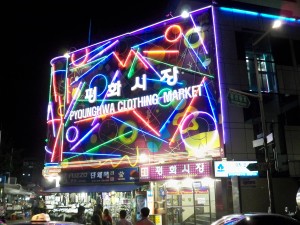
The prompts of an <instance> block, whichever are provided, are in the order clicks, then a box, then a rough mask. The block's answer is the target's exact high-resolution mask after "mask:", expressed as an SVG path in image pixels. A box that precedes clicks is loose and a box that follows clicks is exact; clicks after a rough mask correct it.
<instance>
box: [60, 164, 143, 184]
mask: <svg viewBox="0 0 300 225" xmlns="http://www.w3.org/2000/svg"><path fill="white" fill-rule="evenodd" d="M60 176H61V181H60V184H64V185H66V184H91V183H111V182H135V181H138V180H139V169H138V168H122V169H114V170H113V169H105V170H91V171H76V172H62V173H61V174H60Z"/></svg>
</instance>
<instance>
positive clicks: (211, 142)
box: [179, 111, 218, 151]
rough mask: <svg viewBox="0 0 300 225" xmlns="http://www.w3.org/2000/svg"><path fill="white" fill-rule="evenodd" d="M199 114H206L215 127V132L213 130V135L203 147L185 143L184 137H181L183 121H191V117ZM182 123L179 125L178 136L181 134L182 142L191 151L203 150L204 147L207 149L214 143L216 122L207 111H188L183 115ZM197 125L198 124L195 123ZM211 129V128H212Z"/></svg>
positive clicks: (216, 131)
mask: <svg viewBox="0 0 300 225" xmlns="http://www.w3.org/2000/svg"><path fill="white" fill-rule="evenodd" d="M199 114H204V115H207V116H208V117H209V118H210V119H211V120H212V121H213V122H214V127H215V130H214V131H215V132H214V135H213V137H212V138H211V139H210V140H208V142H207V144H206V146H205V147H202V148H201V147H200V148H199V146H196V147H195V146H192V145H190V144H189V143H187V141H185V138H184V137H183V132H184V129H185V128H184V127H185V126H184V124H185V123H189V122H190V121H192V120H193V119H195V118H197V116H198V115H199ZM181 124H182V125H181V126H180V127H179V131H180V136H181V140H182V141H183V143H184V144H185V145H186V146H188V147H189V148H190V149H192V150H193V151H197V150H205V149H208V148H210V147H211V146H212V145H213V144H214V141H215V140H216V139H217V138H218V130H217V124H216V121H215V120H214V118H213V117H212V116H211V115H210V114H209V113H207V112H203V111H196V112H192V113H190V114H189V115H188V116H187V117H185V118H184V119H183V121H182V123H181ZM197 126H198V124H197ZM212 131H213V130H212Z"/></svg>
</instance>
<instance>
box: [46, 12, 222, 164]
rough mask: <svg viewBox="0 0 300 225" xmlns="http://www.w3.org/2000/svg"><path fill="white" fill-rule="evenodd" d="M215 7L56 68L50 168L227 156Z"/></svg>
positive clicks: (59, 62)
mask: <svg viewBox="0 0 300 225" xmlns="http://www.w3.org/2000/svg"><path fill="white" fill-rule="evenodd" d="M212 11H213V10H212V8H211V7H206V8H203V9H199V10H196V11H194V12H191V13H190V17H189V18H187V19H184V18H181V17H174V18H171V19H168V20H165V21H162V22H160V23H156V24H154V25H151V26H148V27H145V28H143V29H139V30H137V31H134V32H130V33H126V34H124V35H121V36H118V37H114V38H111V39H109V40H106V41H103V42H100V43H96V44H94V45H91V46H87V47H85V48H83V49H79V50H77V51H74V52H71V53H69V55H68V56H60V57H56V58H54V59H52V61H51V68H52V72H51V84H50V96H49V104H48V111H47V126H48V133H47V134H48V137H47V140H48V141H47V144H46V146H45V150H46V161H47V162H48V163H59V164H60V165H61V166H62V167H66V168H84V167H92V168H98V167H113V168H115V167H119V166H121V165H124V164H126V166H131V167H135V166H137V165H140V164H141V155H143V156H145V155H146V156H148V158H147V160H148V161H147V162H146V163H150V164H151V163H157V162H160V163H162V162H172V161H177V162H179V161H186V160H187V159H188V158H190V157H196V158H198V159H199V158H203V157H206V156H211V157H220V156H221V157H222V154H223V151H222V150H221V149H222V121H221V120H220V119H219V118H220V115H221V106H220V102H221V100H220V92H219V78H218V68H217V57H216V55H217V53H216V46H215V33H214V27H213V15H212V14H213V12H212Z"/></svg>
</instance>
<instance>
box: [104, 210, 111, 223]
mask: <svg viewBox="0 0 300 225" xmlns="http://www.w3.org/2000/svg"><path fill="white" fill-rule="evenodd" d="M102 219H103V221H102V222H103V225H112V218H111V216H110V213H109V210H108V209H104V211H103V216H102Z"/></svg>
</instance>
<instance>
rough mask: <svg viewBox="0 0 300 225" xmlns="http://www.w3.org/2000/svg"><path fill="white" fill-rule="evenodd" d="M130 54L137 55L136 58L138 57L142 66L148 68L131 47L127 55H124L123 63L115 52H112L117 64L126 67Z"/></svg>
mask: <svg viewBox="0 0 300 225" xmlns="http://www.w3.org/2000/svg"><path fill="white" fill-rule="evenodd" d="M132 54H134V55H135V56H137V57H138V59H139V61H140V62H141V63H142V64H143V65H144V67H145V68H146V69H148V66H147V65H146V64H145V62H144V61H143V60H142V58H141V57H140V56H139V54H137V53H136V52H135V51H134V50H132V49H131V50H130V52H129V53H128V55H127V57H126V59H125V62H124V63H123V62H122V61H121V59H120V58H119V57H118V55H117V53H116V52H113V55H114V56H115V58H116V59H117V60H118V62H119V64H120V65H121V66H122V67H123V68H125V67H128V63H129V57H131V56H132Z"/></svg>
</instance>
